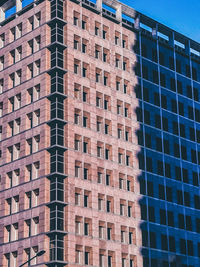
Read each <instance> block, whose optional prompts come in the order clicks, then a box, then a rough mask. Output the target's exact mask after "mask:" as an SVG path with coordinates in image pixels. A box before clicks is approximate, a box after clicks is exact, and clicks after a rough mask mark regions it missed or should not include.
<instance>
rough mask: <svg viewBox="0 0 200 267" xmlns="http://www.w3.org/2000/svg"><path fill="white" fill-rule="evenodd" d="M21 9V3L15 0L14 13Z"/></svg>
mask: <svg viewBox="0 0 200 267" xmlns="http://www.w3.org/2000/svg"><path fill="white" fill-rule="evenodd" d="M21 9H22V1H21V0H16V12H19V11H20V10H21Z"/></svg>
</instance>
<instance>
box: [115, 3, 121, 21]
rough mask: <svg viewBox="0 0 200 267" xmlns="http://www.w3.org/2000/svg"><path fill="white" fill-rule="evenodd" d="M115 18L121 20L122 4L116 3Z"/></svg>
mask: <svg viewBox="0 0 200 267" xmlns="http://www.w3.org/2000/svg"><path fill="white" fill-rule="evenodd" d="M116 18H117V20H119V21H122V6H121V5H118V7H117V9H116Z"/></svg>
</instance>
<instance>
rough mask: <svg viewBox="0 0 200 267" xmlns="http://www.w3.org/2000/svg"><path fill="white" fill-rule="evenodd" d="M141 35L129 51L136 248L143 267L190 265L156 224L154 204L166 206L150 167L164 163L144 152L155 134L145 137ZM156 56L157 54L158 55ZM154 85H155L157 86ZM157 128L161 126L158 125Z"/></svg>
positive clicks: (146, 119)
mask: <svg viewBox="0 0 200 267" xmlns="http://www.w3.org/2000/svg"><path fill="white" fill-rule="evenodd" d="M141 35H142V33H141V31H140V32H139V31H138V32H136V33H135V36H136V41H135V44H134V45H133V46H132V50H133V52H134V54H135V55H136V64H135V65H134V67H133V69H132V71H133V73H134V76H136V77H137V84H136V85H135V87H134V88H133V90H134V93H135V97H136V98H137V99H138V106H137V107H135V108H134V112H135V114H136V117H137V122H138V129H137V130H136V132H135V134H136V136H137V138H136V139H137V140H138V145H139V151H138V152H137V159H138V165H139V175H138V176H137V182H138V183H139V185H140V194H141V195H142V196H141V197H140V198H139V200H138V204H139V207H140V212H141V222H140V224H139V227H140V230H141V236H142V246H141V248H140V253H141V255H142V258H143V266H144V267H186V266H191V267H192V266H193V265H187V257H184V256H180V255H177V254H176V253H175V250H176V248H175V247H174V248H170V250H171V251H169V237H167V236H168V235H167V233H168V229H167V226H166V225H165V226H164V225H161V224H159V223H158V220H157V218H160V216H161V215H160V214H156V207H157V211H158V210H159V208H163V209H166V212H167V208H166V203H164V202H163V201H162V203H160V200H159V199H155V191H156V189H155V184H156V186H157V185H158V179H160V177H159V176H157V175H156V173H155V172H154V171H153V167H152V166H153V165H154V162H157V161H158V160H160V161H163V164H164V160H163V155H162V154H161V153H159V154H158V153H156V152H155V153H149V151H148V146H150V143H153V142H155V139H156V135H155V136H154V135H153V139H151V140H149V139H148V138H149V137H148V136H149V135H148V134H147V133H148V128H149V125H150V124H151V123H149V121H150V120H151V116H153V115H154V111H153V109H154V107H153V106H152V110H151V109H149V110H148V111H149V112H148V113H146V112H145V110H146V105H145V100H147V99H146V98H148V97H149V96H147V95H145V94H146V92H145V90H144V87H145V86H148V85H147V83H146V84H145V85H144V83H145V82H144V81H143V79H142V75H143V76H144V75H146V74H145V73H143V74H142V72H143V71H146V69H145V68H144V66H143V59H142V58H141V57H140V54H141V53H142V45H143V44H141ZM149 39H151V41H152V42H153V43H154V44H155V47H157V40H156V39H154V40H153V38H152V37H151V38H149ZM147 45H148V44H147ZM156 49H157V48H156ZM156 57H158V55H157V56H156ZM157 60H158V59H157ZM154 65H155V64H154ZM150 68H151V66H150ZM158 84H159V77H158ZM157 87H158V88H159V86H157ZM150 89H151V88H150ZM150 93H151V92H150ZM151 112H152V113H151ZM160 123H162V122H160ZM160 128H162V126H161V127H160ZM161 146H162V144H161ZM146 148H147V149H146ZM158 172H159V170H158ZM138 220H140V218H138ZM160 220H161V219H160ZM166 224H167V223H166ZM162 234H165V235H166V238H167V241H166V250H163V247H162V248H161V244H162V246H163V243H164V242H165V241H164V240H162ZM174 236H175V231H174ZM176 245H177V244H176V242H175V243H174V246H176ZM172 246H173V245H172ZM173 250H174V251H173Z"/></svg>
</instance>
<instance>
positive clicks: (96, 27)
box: [95, 24, 99, 35]
mask: <svg viewBox="0 0 200 267" xmlns="http://www.w3.org/2000/svg"><path fill="white" fill-rule="evenodd" d="M95 35H99V26H98V25H97V24H96V25H95Z"/></svg>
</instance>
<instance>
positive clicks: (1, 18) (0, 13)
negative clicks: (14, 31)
mask: <svg viewBox="0 0 200 267" xmlns="http://www.w3.org/2000/svg"><path fill="white" fill-rule="evenodd" d="M4 20H5V12H4V10H3V8H2V7H0V22H2V21H4Z"/></svg>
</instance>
